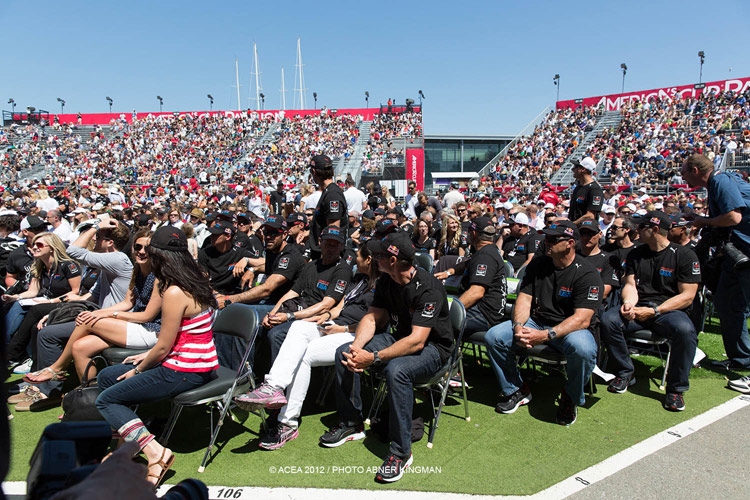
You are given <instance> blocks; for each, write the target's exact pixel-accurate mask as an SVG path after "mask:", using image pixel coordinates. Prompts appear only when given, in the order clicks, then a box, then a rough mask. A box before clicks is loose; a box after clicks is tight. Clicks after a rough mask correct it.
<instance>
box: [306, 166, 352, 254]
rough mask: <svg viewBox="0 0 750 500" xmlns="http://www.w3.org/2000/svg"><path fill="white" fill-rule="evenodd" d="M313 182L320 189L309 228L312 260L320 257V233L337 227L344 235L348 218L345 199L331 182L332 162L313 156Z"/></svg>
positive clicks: (339, 189) (342, 193) (341, 192)
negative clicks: (324, 229) (328, 228)
mask: <svg viewBox="0 0 750 500" xmlns="http://www.w3.org/2000/svg"><path fill="white" fill-rule="evenodd" d="M310 170H311V171H312V176H313V181H315V183H316V184H317V185H319V186H321V187H322V189H323V193H322V194H321V195H320V199H319V200H318V205H317V207H315V214H314V215H313V219H312V224H311V227H310V248H311V249H312V253H311V257H312V260H316V259H317V258H319V257H320V232H321V231H322V230H323V228H325V227H327V226H337V227H340V228H341V230H342V231H343V232H344V233H346V227H347V225H348V224H349V216H348V214H347V213H346V197H345V196H344V191H343V190H342V189H341V187H339V185H338V184H336V183H335V182H333V162H332V161H331V159H330V158H329V157H327V156H326V155H317V156H313V158H312V160H310Z"/></svg>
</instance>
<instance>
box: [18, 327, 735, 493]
mask: <svg viewBox="0 0 750 500" xmlns="http://www.w3.org/2000/svg"><path fill="white" fill-rule="evenodd" d="M711 329H712V330H713V332H714V333H702V334H701V335H700V341H699V346H700V348H701V349H703V350H704V351H705V352H706V353H707V354H708V356H709V358H711V359H722V358H723V346H722V343H721V337H720V336H719V335H717V334H716V333H715V332H716V331H717V329H718V327H717V326H716V325H714V326H712V328H711ZM634 359H635V364H636V378H637V380H638V382H637V384H636V385H635V386H634V387H632V388H631V390H630V391H629V392H627V393H626V394H623V395H615V394H610V393H608V392H607V391H606V386H604V385H598V386H597V392H596V393H595V394H594V395H593V396H588V400H587V405H586V407H585V408H581V409H580V411H579V415H578V421H577V422H576V423H575V424H574V425H573V426H571V427H569V428H565V427H561V426H559V425H557V424H555V422H554V419H555V398H556V396H557V394H558V393H559V390H560V388H561V387H562V378H561V376H560V374H559V373H554V372H553V373H551V374H547V373H544V372H537V376H536V377H533V376H532V375H533V374H532V373H531V371H524V372H523V373H524V376H525V377H526V378H527V380H528V381H529V383H530V387H531V390H532V393H533V401H532V402H531V404H530V405H529V406H527V407H522V408H521V409H519V410H518V411H517V412H516V413H515V414H512V415H500V414H497V413H495V412H494V405H495V403H496V399H497V392H498V389H497V384H496V382H495V379H494V376H493V375H492V373H491V371H490V369H489V367H488V366H487V365H486V364H484V365H483V366H479V365H478V364H477V363H476V361H475V360H474V359H473V358H472V356H471V355H467V356H466V357H465V366H466V378H467V380H468V382H469V384H470V385H471V389H470V390H469V399H470V405H469V408H470V414H471V422H466V421H465V420H464V419H463V406H462V405H461V404H459V402H456V401H451V400H449V405H448V406H447V407H446V408H445V411H444V414H443V417H442V418H441V420H440V428H439V430H438V432H437V436H436V439H435V447H434V449H432V450H430V449H427V447H426V442H427V437H426V436H425V437H424V438H423V439H422V441H420V442H417V443H414V447H413V453H414V464H413V469H414V472H413V473H411V474H407V475H406V476H405V477H404V478H403V479H402V480H401V481H399V482H397V483H395V484H393V485H388V486H383V485H379V484H376V483H374V482H373V477H374V474H373V468H375V467H377V466H379V465H380V464H381V462H382V460H383V459H384V457H385V455H386V453H387V450H388V447H387V444H386V443H384V442H382V441H380V440H379V439H378V438H377V437H376V436H375V435H373V433H368V437H367V438H366V439H365V440H364V441H359V442H354V443H347V444H345V445H343V446H341V447H339V448H335V449H325V448H321V447H319V445H318V437H319V436H320V435H321V434H322V433H323V432H325V430H326V429H327V428H328V426H330V425H333V424H335V423H336V416H335V412H334V409H333V399H334V398H333V394H332V393H330V394H329V396H328V401H327V405H326V407H319V406H316V405H315V404H314V403H312V404H308V405H307V406H306V409H305V414H304V417H303V422H302V426H301V428H300V436H299V438H297V439H296V440H294V441H292V442H290V443H288V444H287V445H286V446H285V447H284V448H282V449H281V450H278V451H275V452H268V451H263V450H259V449H258V447H257V437H258V436H257V431H258V427H259V420H258V417H256V416H255V415H249V417H247V416H246V415H245V417H246V420H245V421H244V423H243V424H242V425H240V424H239V423H235V422H232V421H229V420H227V421H226V423H225V426H224V428H223V430H222V433H221V434H220V436H219V443H220V448H221V450H220V452H219V453H218V454H216V453H214V458H213V460H212V461H211V462H209V465H208V468H207V469H206V472H204V473H203V474H198V473H197V468H198V465H199V463H200V460H201V458H202V456H203V451H204V447H205V446H206V445H207V443H208V438H209V429H208V413H207V412H206V411H202V410H193V411H188V410H186V411H185V412H183V415H182V417H181V419H180V421H179V422H178V425H177V427H176V429H175V432H174V434H173V437H172V440H171V441H170V443H169V447H170V448H171V449H173V450H174V451H175V453H176V454H177V460H176V461H175V464H174V467H173V469H172V471H171V472H170V473H169V474H168V475H167V482H169V483H171V484H174V483H176V482H178V481H180V480H182V479H184V478H187V477H198V478H199V479H201V480H203V481H204V482H206V483H207V484H210V485H224V486H267V487H279V486H289V487H316V488H362V489H381V488H391V489H400V490H419V491H441V492H456V493H471V494H504V495H527V494H532V493H535V492H537V491H540V490H542V489H544V488H546V487H548V486H551V485H553V484H555V483H557V482H558V481H560V480H562V479H564V478H566V477H568V476H570V475H571V474H573V473H575V472H577V471H580V470H582V469H584V468H586V467H589V466H591V465H593V464H595V463H598V462H600V461H601V460H603V459H605V458H607V457H609V456H611V455H613V454H615V453H617V452H619V451H621V450H623V449H625V448H627V447H629V446H632V445H633V444H635V443H638V442H639V441H641V440H643V439H645V438H647V437H649V436H651V435H653V434H655V433H657V432H659V431H662V430H664V429H666V428H669V427H671V426H673V425H675V424H677V423H679V422H682V421H684V420H686V419H689V418H691V417H694V416H695V415H698V414H700V413H702V412H704V411H706V410H708V409H710V408H712V407H714V406H716V405H718V404H720V403H722V402H724V401H727V400H728V399H731V398H732V397H734V396H736V395H737V393H736V392H733V391H730V390H728V389H726V387H725V386H726V380H725V378H726V377H727V376H728V377H729V378H735V377H738V376H739V374H736V373H728V372H726V371H723V370H720V369H715V368H711V367H708V363H707V362H704V363H703V365H704V366H705V367H702V368H698V369H694V370H693V371H692V373H691V389H690V391H689V392H688V393H687V394H686V396H685V402H686V405H687V409H686V411H684V412H682V413H670V412H667V411H665V410H663V409H662V407H661V401H662V398H663V393H662V392H660V391H659V390H658V381H659V379H660V378H661V373H662V369H661V363H660V361H659V359H658V358H656V357H652V356H638V357H636V358H634ZM316 395H317V389H316V388H311V391H310V396H311V397H309V398H308V399H315V396H316ZM422 406H423V405H422ZM168 409H169V408H168V406H167V405H158V406H154V407H149V408H144V409H143V412H142V413H143V414H144V416H146V417H148V416H150V415H154V416H156V417H157V418H160V419H165V418H166V416H167V413H168ZM421 410H424V413H427V411H428V410H427V409H426V408H424V407H423V408H421ZM59 415H60V411H59V410H57V409H54V410H48V411H45V412H40V413H33V414H29V413H24V414H15V418H14V419H13V420H12V421H11V427H12V436H13V443H12V449H13V452H12V465H11V471H10V475H9V477H8V480H10V481H19V480H24V479H25V476H26V473H27V469H28V460H29V457H30V455H31V452H32V451H33V448H34V446H35V445H36V442H37V440H38V438H39V435H40V433H41V431H42V429H43V428H44V426H45V425H47V424H50V423H53V422H57V417H58V416H59ZM159 423H160V422H159V420H157V422H156V423H154V424H153V426H152V429H153V430H156V431H158V430H159V429H158V426H159ZM347 467H348V468H347Z"/></svg>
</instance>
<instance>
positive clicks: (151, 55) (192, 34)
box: [0, 0, 750, 135]
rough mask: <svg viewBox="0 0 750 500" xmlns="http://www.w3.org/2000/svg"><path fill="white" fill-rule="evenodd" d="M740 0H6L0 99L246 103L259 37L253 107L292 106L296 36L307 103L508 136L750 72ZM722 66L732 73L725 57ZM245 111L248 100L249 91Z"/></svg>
mask: <svg viewBox="0 0 750 500" xmlns="http://www.w3.org/2000/svg"><path fill="white" fill-rule="evenodd" d="M748 5H749V4H748V3H747V2H742V1H738V0H727V1H725V2H722V3H721V4H716V5H713V4H708V3H706V2H698V1H693V0H684V1H680V2H653V1H629V2H601V1H590V2H584V1H571V2H551V1H550V2H541V1H524V2H508V1H494V2H471V1H464V2H447V1H432V2H392V1H379V2H295V1H287V2H254V1H226V2H213V3H209V2H194V1H190V0H185V1H180V2H177V1H162V2H146V1H140V0H135V1H126V2H113V1H106V0H105V1H98V2H91V1H74V0H71V1H69V2H59V1H58V2H49V1H37V2H31V1H28V0H24V1H17V0H4V1H2V2H0V22H2V26H3V29H2V35H0V36H2V40H3V51H2V56H0V64H2V75H3V76H2V77H0V99H2V104H3V109H9V106H8V105H7V104H5V103H6V102H7V100H8V98H11V97H12V98H14V99H15V101H16V102H17V103H18V106H19V107H21V108H25V107H26V106H35V107H37V108H41V109H47V110H49V111H51V112H58V111H59V110H60V107H59V103H58V102H57V100H56V99H57V97H62V98H63V99H65V101H66V103H67V104H66V107H65V111H66V112H78V111H80V112H84V113H85V112H106V111H108V106H107V102H106V100H105V96H111V97H112V98H113V99H114V107H113V111H115V112H130V111H132V110H133V109H134V108H135V109H137V110H138V111H139V112H146V111H158V109H159V104H158V101H157V100H156V96H157V95H161V96H162V97H163V98H164V110H165V111H185V110H203V109H208V99H207V98H206V94H209V93H210V94H212V95H213V96H214V98H215V103H214V109H236V105H237V102H236V101H237V98H236V90H235V89H234V88H233V87H232V86H233V85H234V79H235V74H234V59H235V57H236V58H237V59H238V60H239V69H240V85H241V89H240V94H241V98H242V106H243V108H247V107H249V106H251V102H250V101H249V100H248V94H249V91H250V88H249V86H248V85H249V83H250V72H251V66H252V44H253V42H256V43H257V44H258V52H259V59H260V69H261V72H262V80H263V90H264V93H265V95H266V102H265V106H266V109H278V108H279V107H280V102H281V97H280V96H281V94H280V92H279V90H280V88H281V66H282V65H283V66H284V68H285V71H286V78H285V80H286V88H287V94H286V100H287V108H291V107H292V103H293V93H292V91H291V89H293V88H294V65H295V57H296V41H297V37H298V36H299V37H301V40H302V57H303V63H304V64H305V68H304V73H305V83H306V87H307V99H309V101H310V104H311V105H310V107H312V93H313V92H317V94H318V105H319V106H328V107H329V108H347V107H363V106H364V104H365V101H364V92H365V91H369V92H370V105H371V106H373V105H377V104H378V103H381V102H383V103H384V102H385V101H387V99H388V98H389V97H394V98H395V99H396V100H397V101H400V102H403V100H404V99H405V98H407V97H412V98H415V99H417V100H418V98H417V91H418V90H420V89H421V90H422V91H423V92H424V94H425V96H426V100H425V101H424V127H425V133H426V134H478V135H496V134H511V135H515V134H516V133H517V132H519V131H520V130H521V129H522V128H523V127H524V126H525V125H526V123H528V122H529V121H530V120H531V119H532V118H534V117H535V116H536V115H537V114H538V113H539V112H540V111H542V110H543V109H544V108H545V107H546V106H552V105H553V104H554V100H555V95H556V94H555V92H556V89H555V86H554V85H553V83H552V77H553V76H554V75H555V74H556V73H559V74H560V79H561V85H560V98H561V99H573V98H576V97H586V96H594V95H602V94H610V93H618V92H619V91H620V86H621V81H622V73H621V70H620V63H622V62H625V63H626V64H627V65H628V74H627V76H626V81H625V90H626V91H628V90H645V89H651V88H658V87H662V86H671V85H681V84H690V83H695V82H697V80H698V71H699V61H698V56H697V52H698V51H699V50H703V51H705V53H706V62H705V65H704V68H703V81H713V80H723V79H726V78H730V77H747V76H750V58H749V57H747V42H743V39H744V37H745V36H746V34H747V33H748V31H749V29H748V28H750V26H749V24H750V15H748V14H750V12H749V11H750V8H749V7H748ZM730 67H731V68H732V69H731V72H730V70H729V68H730ZM252 106H253V107H254V103H252Z"/></svg>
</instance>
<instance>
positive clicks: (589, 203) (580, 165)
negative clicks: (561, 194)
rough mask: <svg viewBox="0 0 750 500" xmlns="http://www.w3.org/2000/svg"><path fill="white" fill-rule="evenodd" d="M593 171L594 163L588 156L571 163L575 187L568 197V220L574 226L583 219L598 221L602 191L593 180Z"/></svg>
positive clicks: (602, 196) (602, 201) (602, 198)
mask: <svg viewBox="0 0 750 500" xmlns="http://www.w3.org/2000/svg"><path fill="white" fill-rule="evenodd" d="M594 170H596V162H595V161H594V159H593V158H591V157H590V156H587V157H586V158H583V159H582V160H576V161H574V162H573V177H575V179H576V187H575V189H574V190H573V195H572V196H571V197H570V210H569V212H568V218H569V219H570V220H572V221H573V222H574V223H575V224H580V223H581V221H583V220H584V219H594V220H598V219H599V212H600V211H601V210H602V204H603V203H604V191H602V187H601V186H600V185H599V183H598V182H596V181H595V180H594V177H593V173H594Z"/></svg>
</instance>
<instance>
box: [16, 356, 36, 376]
mask: <svg viewBox="0 0 750 500" xmlns="http://www.w3.org/2000/svg"><path fill="white" fill-rule="evenodd" d="M32 363H33V361H32V360H31V358H26V359H25V360H23V361H22V362H20V363H19V364H17V365H16V366H15V368H13V373H29V372H30V371H31V364H32Z"/></svg>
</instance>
